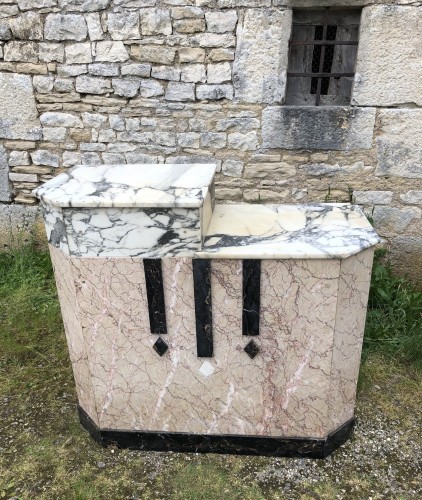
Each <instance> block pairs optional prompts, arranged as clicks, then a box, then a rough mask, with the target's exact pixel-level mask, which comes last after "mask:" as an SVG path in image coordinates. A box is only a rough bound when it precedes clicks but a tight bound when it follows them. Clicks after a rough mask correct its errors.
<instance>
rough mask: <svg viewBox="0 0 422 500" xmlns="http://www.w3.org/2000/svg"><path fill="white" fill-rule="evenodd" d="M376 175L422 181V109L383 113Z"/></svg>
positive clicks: (380, 120)
mask: <svg viewBox="0 0 422 500" xmlns="http://www.w3.org/2000/svg"><path fill="white" fill-rule="evenodd" d="M379 132H380V136H379V137H378V138H377V158H378V163H377V168H376V170H375V174H376V175H392V176H396V177H407V178H415V179H421V178H422V148H421V137H422V110H420V109H381V110H379Z"/></svg>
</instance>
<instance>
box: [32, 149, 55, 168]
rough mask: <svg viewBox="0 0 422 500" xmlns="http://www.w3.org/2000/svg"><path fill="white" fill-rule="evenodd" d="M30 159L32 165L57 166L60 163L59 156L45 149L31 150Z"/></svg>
mask: <svg viewBox="0 0 422 500" xmlns="http://www.w3.org/2000/svg"><path fill="white" fill-rule="evenodd" d="M31 159H32V163H34V165H47V166H49V167H58V166H59V165H60V156H59V155H58V154H55V153H52V152H51V151H48V150H46V149H38V150H37V151H34V152H31Z"/></svg>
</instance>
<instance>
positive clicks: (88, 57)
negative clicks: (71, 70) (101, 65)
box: [65, 42, 92, 64]
mask: <svg viewBox="0 0 422 500" xmlns="http://www.w3.org/2000/svg"><path fill="white" fill-rule="evenodd" d="M65 52H66V63H67V64H84V63H90V62H92V51H91V44H90V43H89V42H85V43H72V44H70V45H67V46H66V49H65Z"/></svg>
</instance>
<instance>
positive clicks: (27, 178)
mask: <svg viewBox="0 0 422 500" xmlns="http://www.w3.org/2000/svg"><path fill="white" fill-rule="evenodd" d="M9 180H11V181H12V182H38V176H37V175H36V174H16V173H14V172H11V173H10V174H9Z"/></svg>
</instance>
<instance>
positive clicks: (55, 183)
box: [34, 164, 216, 208]
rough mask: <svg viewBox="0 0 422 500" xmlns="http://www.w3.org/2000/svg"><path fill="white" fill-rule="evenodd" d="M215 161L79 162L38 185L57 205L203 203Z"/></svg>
mask: <svg viewBox="0 0 422 500" xmlns="http://www.w3.org/2000/svg"><path fill="white" fill-rule="evenodd" d="M215 168H216V167H215V165H208V164H207V165H206V164H204V165H199V164H190V165H171V164H159V165H156V164H153V165H148V164H142V165H99V166H95V167H93V166H76V167H73V168H71V169H70V170H68V171H67V172H65V173H62V174H60V175H58V176H57V177H55V178H54V179H52V180H51V181H48V182H47V183H46V184H44V185H42V186H40V187H39V188H37V189H36V190H35V191H34V193H35V195H36V196H37V197H38V198H40V199H41V200H42V201H43V202H44V203H47V204H49V205H54V206H56V207H83V208H87V207H114V208H116V207H126V208H127V207H166V208H170V207H185V208H186V207H188V208H192V207H201V206H203V204H204V200H205V198H206V197H207V194H208V192H209V190H210V186H211V185H212V181H213V178H214V174H215Z"/></svg>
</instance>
